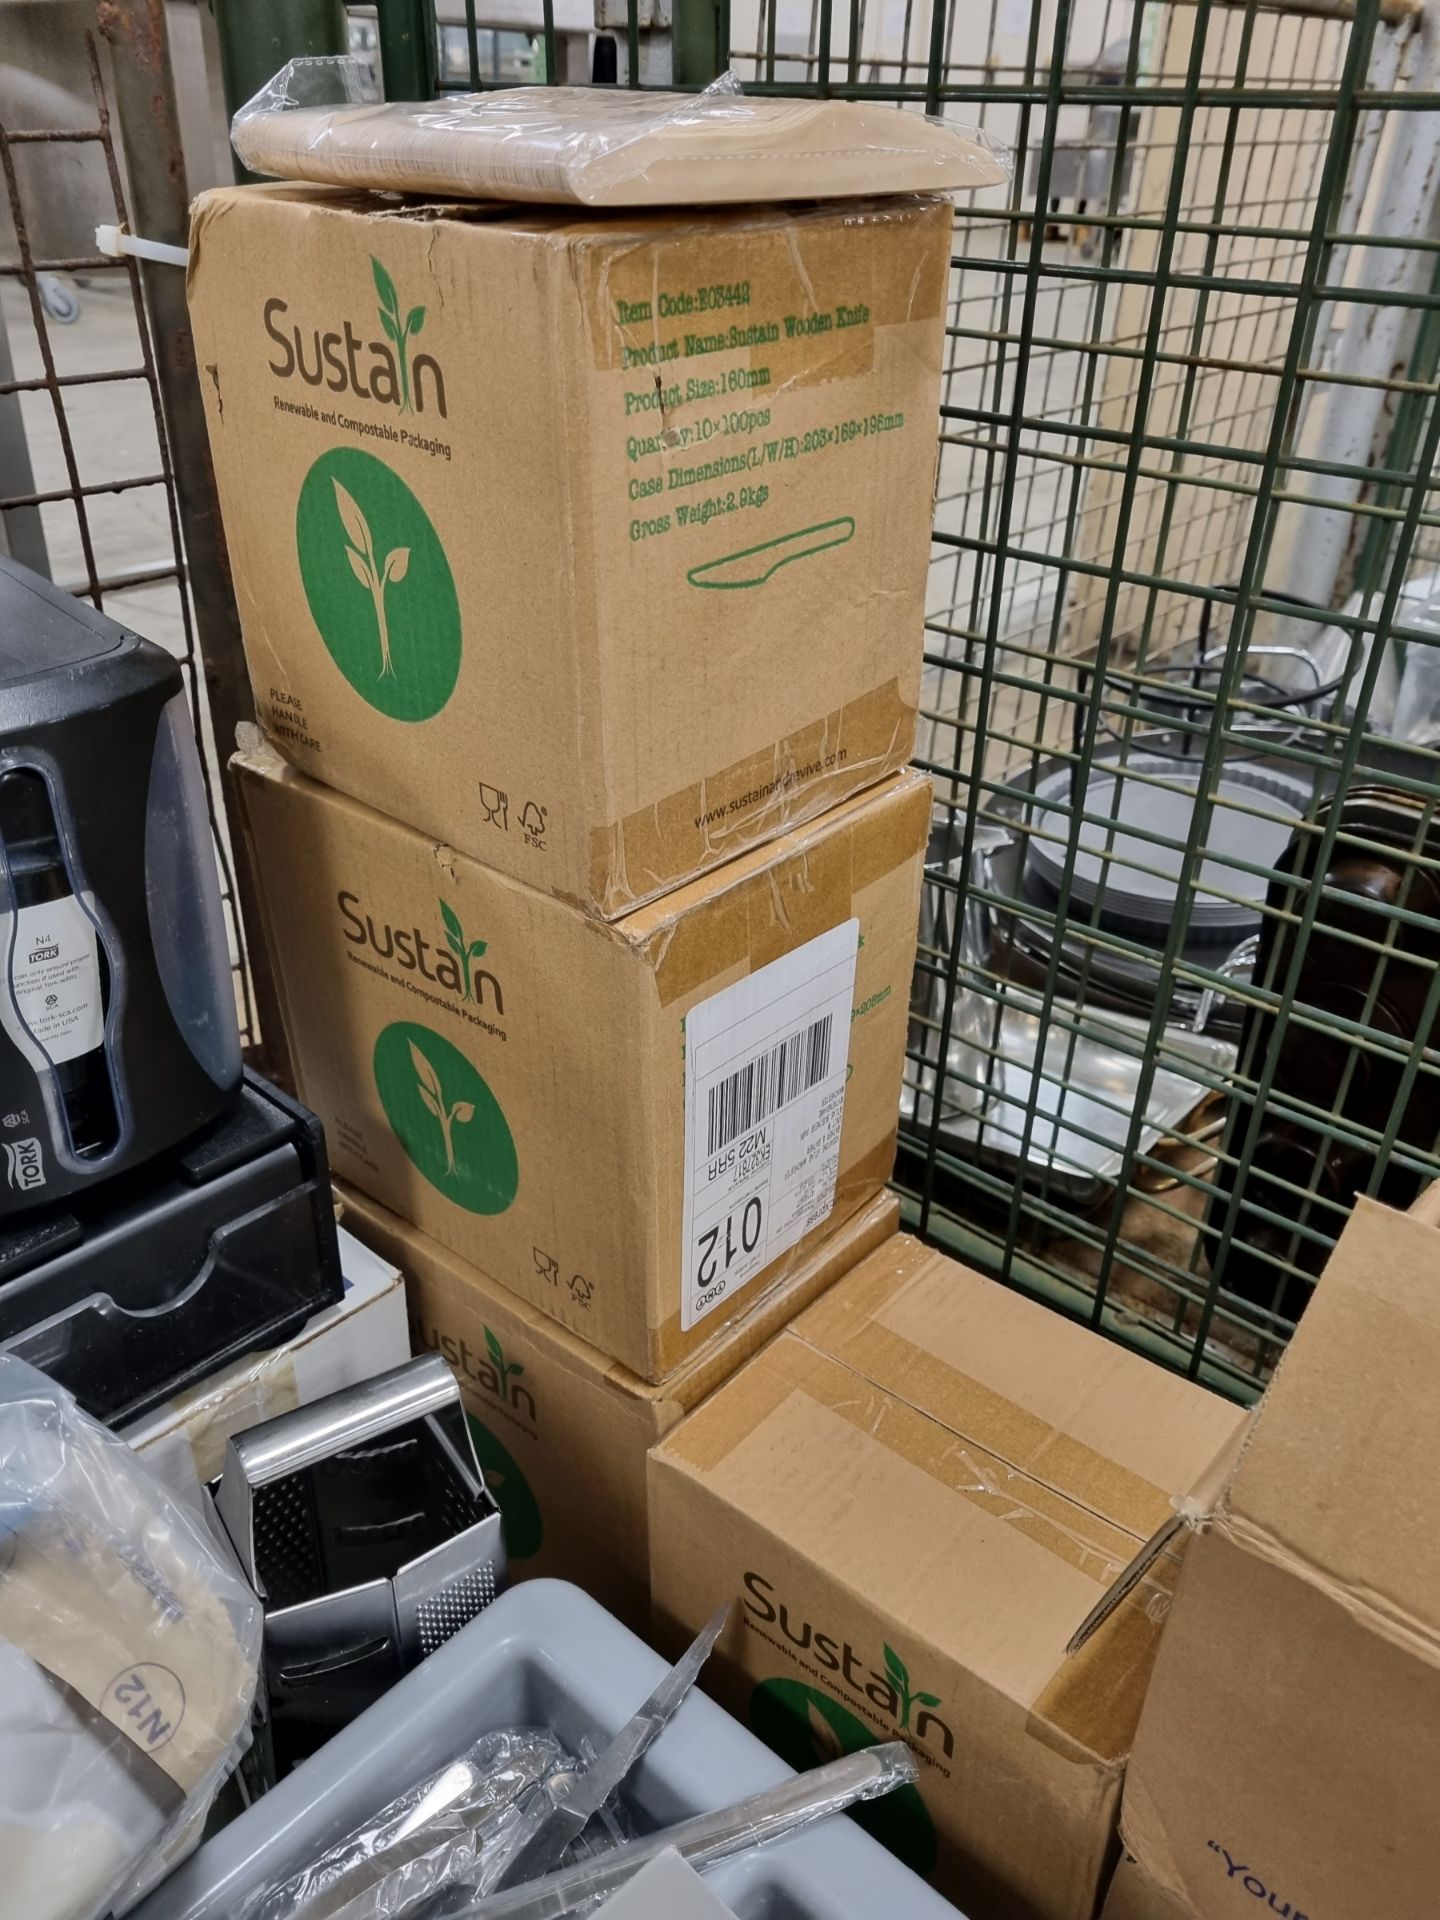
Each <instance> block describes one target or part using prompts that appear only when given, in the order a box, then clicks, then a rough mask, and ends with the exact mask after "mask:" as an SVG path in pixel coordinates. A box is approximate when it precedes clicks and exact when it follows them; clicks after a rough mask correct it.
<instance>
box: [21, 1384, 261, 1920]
mask: <svg viewBox="0 0 1440 1920" xmlns="http://www.w3.org/2000/svg"><path fill="white" fill-rule="evenodd" d="M260 1635H261V1611H260V1606H259V1603H258V1602H257V1600H256V1599H255V1597H254V1595H253V1594H252V1593H251V1591H250V1589H249V1587H248V1586H247V1585H246V1584H245V1582H244V1580H243V1579H242V1578H241V1576H240V1574H239V1573H238V1571H236V1570H235V1568H234V1567H233V1565H232V1564H231V1562H230V1561H229V1559H228V1558H227V1557H226V1556H225V1554H224V1551H223V1549H222V1548H221V1547H220V1546H219V1545H218V1544H217V1543H216V1542H215V1541H214V1540H213V1539H212V1537H211V1536H210V1534H209V1533H207V1531H206V1530H205V1527H204V1525H203V1524H202V1522H201V1521H200V1519H199V1517H198V1516H197V1515H194V1514H192V1513H191V1512H190V1511H189V1510H188V1509H187V1508H186V1507H185V1506H183V1505H182V1504H181V1503H180V1502H179V1501H177V1500H176V1499H175V1498H174V1496H173V1495H172V1494H171V1493H169V1492H168V1491H167V1489H166V1488H165V1487H164V1486H163V1485H162V1484H161V1482H160V1481H158V1480H157V1479H156V1478H155V1477H154V1475H153V1474H152V1473H151V1472H150V1471H149V1470H148V1468H146V1467H145V1466H144V1465H143V1464H142V1462H141V1461H140V1460H139V1459H138V1458H137V1456H136V1455H135V1454H133V1453H132V1452H131V1450H130V1448H129V1447H127V1446H126V1445H125V1443H124V1442H123V1441H122V1440H119V1439H117V1438H116V1437H115V1436H114V1435H113V1434H111V1433H109V1432H107V1431H106V1429H105V1428H104V1427H102V1426H100V1425H99V1424H98V1422H96V1421H94V1420H92V1419H91V1418H90V1417H89V1416H88V1415H87V1414H84V1413H82V1412H81V1411H80V1409H79V1407H78V1406H77V1405H76V1404H75V1401H74V1400H73V1398H72V1397H71V1396H70V1395H69V1394H68V1393H66V1392H65V1391H64V1389H63V1388H61V1387H58V1386H56V1385H55V1384H54V1383H53V1382H52V1381H50V1380H48V1379H46V1377H45V1376H44V1375H43V1374H41V1373H38V1372H37V1371H36V1370H35V1369H34V1368H33V1367H30V1366H27V1365H26V1364H25V1363H24V1362H23V1361H20V1360H16V1359H14V1358H11V1357H9V1356H0V1642H3V1643H5V1644H4V1645H3V1646H0V1673H3V1676H4V1681H5V1683H6V1684H5V1686H4V1692H3V1704H0V1859H3V1861H4V1863H5V1874H6V1884H5V1896H4V1901H3V1903H0V1904H4V1905H5V1908H6V1911H14V1912H16V1913H24V1914H25V1915H26V1920H91V1917H92V1916H95V1915H98V1914H101V1913H104V1912H106V1911H107V1910H108V1909H109V1908H111V1907H114V1908H115V1910H116V1911H121V1912H123V1910H124V1909H125V1907H126V1906H128V1905H129V1904H131V1903H132V1902H133V1901H134V1900H135V1899H137V1898H138V1897H139V1896H140V1894H141V1893H142V1892H144V1891H145V1889H146V1887H147V1886H148V1885H149V1884H151V1882H152V1881H153V1880H154V1879H155V1878H157V1877H158V1876H159V1874H160V1872H161V1871H162V1870H164V1869H168V1867H170V1866H171V1865H173V1864H174V1863H175V1860H176V1859H177V1858H178V1857H179V1855H180V1853H181V1852H182V1851H183V1850H184V1849H185V1848H186V1847H187V1846H188V1845H189V1844H191V1843H192V1842H193V1841H194V1840H197V1839H198V1838H199V1831H200V1828H201V1826H202V1824H203V1818H204V1814H205V1812H206V1810H207V1809H208V1807H209V1805H210V1802H211V1801H212V1800H213V1798H214V1796H215V1793H216V1792H217V1790H218V1789H219V1787H220V1785H221V1783H222V1781H223V1780H224V1779H225V1777H226V1775H227V1774H228V1773H229V1772H230V1770H231V1768H232V1767H233V1766H234V1764H235V1762H236V1761H237V1760H238V1759H239V1757H240V1755H241V1753H242V1752H243V1751H244V1749H245V1747H246V1745H247V1744H248V1741H249V1729H250V1710H251V1705H252V1702H253V1700H254V1695H255V1685H256V1676H257V1673H258V1669H259V1660H260Z"/></svg>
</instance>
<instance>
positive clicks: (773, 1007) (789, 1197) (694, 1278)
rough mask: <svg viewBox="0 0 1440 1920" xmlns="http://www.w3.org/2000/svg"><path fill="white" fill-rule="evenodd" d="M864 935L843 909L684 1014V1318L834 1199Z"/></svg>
mask: <svg viewBox="0 0 1440 1920" xmlns="http://www.w3.org/2000/svg"><path fill="white" fill-rule="evenodd" d="M859 945H860V922H859V921H858V920H847V921H846V922H845V924H844V925H843V926H840V927H832V928H831V929H830V931H829V933H822V934H820V935H819V936H818V938H816V939H814V940H807V941H806V943H805V945H804V946H803V947H797V948H796V949H795V951H794V952H793V953H787V954H786V955H785V956H784V957H783V958H782V959H779V960H773V961H771V963H770V965H769V966H768V967H761V968H760V970H759V972H758V973H752V974H751V975H750V976H749V978H748V979H745V980H737V981H736V982H735V984H734V986H732V987H722V988H721V990H720V992H719V993H715V994H712V995H711V996H710V998H709V999H708V1000H702V1001H701V1002H700V1005H699V1006H698V1007H693V1008H692V1009H691V1011H690V1012H689V1013H688V1014H687V1015H686V1018H685V1229H684V1233H685V1237H684V1243H683V1246H682V1250H681V1296H680V1324H681V1326H682V1328H684V1329H685V1330H686V1331H688V1330H689V1329H690V1328H691V1327H693V1326H694V1325H695V1323H696V1322H697V1321H698V1320H703V1319H704V1317H705V1315H706V1314H707V1313H713V1312H714V1311H715V1309H716V1308H717V1307H720V1306H723V1305H724V1304H725V1303H726V1301H728V1300H730V1299H732V1298H733V1297H734V1295H735V1294H736V1293H738V1292H739V1290H740V1288H741V1287H743V1286H744V1285H745V1283H746V1281H747V1280H752V1279H753V1278H754V1277H755V1275H756V1274H757V1273H759V1272H760V1270H761V1269H762V1268H763V1267H767V1266H768V1265H769V1264H770V1262H771V1261H772V1260H776V1259H778V1258H779V1257H780V1255H781V1254H782V1253H784V1252H785V1251H786V1249H787V1248H789V1247H793V1246H794V1245H795V1242H796V1241H797V1240H799V1239H801V1238H803V1236H804V1235H805V1234H807V1233H808V1232H809V1231H810V1229H811V1228H812V1227H815V1226H818V1225H819V1224H820V1222H821V1221H822V1220H824V1219H825V1218H826V1216H827V1215H828V1214H829V1212H830V1209H831V1208H832V1207H833V1206H834V1204H835V1182H836V1179H837V1178H838V1176H839V1172H840V1123H841V1121H842V1119H843V1118H844V1115H845V1075H846V1069H847V1067H848V1066H849V1062H850V1013H851V1009H852V1007H853V1005H854V1001H855V956H856V953H857V951H858V949H859Z"/></svg>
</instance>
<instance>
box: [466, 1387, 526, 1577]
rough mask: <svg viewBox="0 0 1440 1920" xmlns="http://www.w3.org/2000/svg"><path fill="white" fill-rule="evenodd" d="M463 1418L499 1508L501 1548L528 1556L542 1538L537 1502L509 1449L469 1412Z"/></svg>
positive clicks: (517, 1556)
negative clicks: (501, 1532) (465, 1418)
mask: <svg viewBox="0 0 1440 1920" xmlns="http://www.w3.org/2000/svg"><path fill="white" fill-rule="evenodd" d="M467 1418H468V1420H469V1423H470V1438H471V1439H472V1440H473V1441H474V1442H475V1458H476V1459H477V1460H478V1461H479V1462H480V1471H481V1473H483V1474H484V1476H485V1484H486V1486H487V1487H488V1488H489V1489H490V1491H491V1493H492V1494H493V1495H494V1496H495V1500H496V1502H497V1504H498V1505H499V1508H500V1525H501V1528H502V1530H503V1532H504V1535H505V1551H506V1552H507V1553H508V1554H509V1556H510V1558H511V1559H512V1560H531V1559H533V1558H534V1556H535V1555H536V1554H537V1553H538V1552H539V1551H540V1547H541V1544H542V1543H543V1541H544V1538H545V1523H544V1521H543V1519H542V1518H541V1514H540V1503H539V1501H538V1500H537V1499H536V1498H535V1494H534V1490H533V1489H532V1487H531V1485H530V1482H529V1481H528V1480H527V1479H526V1478H525V1476H524V1474H523V1473H522V1472H521V1471H520V1468H519V1466H518V1465H517V1464H516V1462H515V1458H514V1456H513V1455H512V1454H511V1453H510V1451H509V1449H508V1448H507V1447H506V1446H505V1445H504V1444H503V1443H502V1442H501V1441H500V1440H498V1439H497V1438H496V1437H495V1435H494V1434H493V1433H492V1432H491V1431H490V1429H489V1427H487V1426H485V1425H484V1424H483V1423H482V1422H481V1421H479V1420H477V1419H476V1418H475V1416H474V1414H473V1413H472V1414H469V1415H468V1416H467Z"/></svg>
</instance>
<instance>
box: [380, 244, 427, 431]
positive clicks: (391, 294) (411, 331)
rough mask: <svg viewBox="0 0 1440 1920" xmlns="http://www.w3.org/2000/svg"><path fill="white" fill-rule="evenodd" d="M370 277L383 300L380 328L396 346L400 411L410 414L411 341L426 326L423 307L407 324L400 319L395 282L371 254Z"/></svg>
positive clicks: (412, 312)
mask: <svg viewBox="0 0 1440 1920" xmlns="http://www.w3.org/2000/svg"><path fill="white" fill-rule="evenodd" d="M370 274H371V278H372V279H373V280H374V282H375V291H376V293H377V294H379V296H380V308H379V315H380V325H381V327H382V328H383V329H384V331H385V334H386V337H387V338H388V339H390V340H392V341H393V342H394V345H395V357H396V360H397V362H398V364H399V370H400V411H401V412H402V413H409V412H410V410H411V408H410V341H411V340H412V339H413V337H414V336H415V335H416V334H417V333H419V331H420V329H421V328H422V327H423V326H424V324H425V309H424V307H411V309H410V311H409V313H407V314H406V316H405V318H404V320H403V321H402V320H401V318H400V296H399V294H398V293H396V291H395V282H394V281H393V280H392V279H391V278H390V276H389V274H388V273H387V272H386V271H385V269H384V267H382V266H381V264H380V262H379V261H378V260H377V259H376V258H375V256H374V254H373V253H372V254H371V256H370Z"/></svg>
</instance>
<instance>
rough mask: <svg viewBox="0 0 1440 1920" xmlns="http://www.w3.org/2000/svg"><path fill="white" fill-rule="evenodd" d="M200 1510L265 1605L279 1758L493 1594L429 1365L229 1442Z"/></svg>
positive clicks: (328, 1727) (497, 1579)
mask: <svg viewBox="0 0 1440 1920" xmlns="http://www.w3.org/2000/svg"><path fill="white" fill-rule="evenodd" d="M215 1508H216V1511H217V1513H218V1514H219V1517H220V1521H221V1523H222V1525H223V1526H224V1529H225V1532H226V1533H227V1535H228V1536H229V1538H230V1542H231V1544H232V1546H233V1547H234V1549H235V1551H236V1553H237V1555H238V1556H239V1559H240V1564H241V1566H242V1567H243V1568H244V1570H245V1572H246V1574H247V1576H248V1577H249V1579H250V1582H251V1584H252V1585H253V1586H254V1588H255V1591H256V1593H257V1594H258V1595H259V1596H260V1599H261V1600H262V1601H263V1602H264V1604H265V1679H266V1688H267V1692H268V1696H269V1711H270V1717H271V1719H272V1721H273V1722H274V1734H275V1739H276V1744H277V1747H278V1748H282V1749H283V1750H284V1752H285V1754H286V1756H287V1757H288V1758H290V1759H294V1758H298V1757H299V1756H300V1754H301V1753H303V1752H304V1751H306V1750H307V1749H308V1747H309V1746H310V1745H313V1744H316V1743H317V1742H318V1741H319V1740H322V1739H325V1738H328V1736H329V1734H330V1733H332V1732H333V1731H334V1730H335V1729H336V1728H337V1727H340V1726H343V1725H345V1724H346V1723H347V1722H348V1721H349V1720H351V1719H353V1718H354V1716H355V1715H356V1714H357V1713H359V1712H361V1711H362V1710H363V1709H364V1708H365V1707H366V1706H368V1705H369V1704H370V1702H371V1701H372V1700H374V1699H376V1698H377V1697H378V1696H379V1695H380V1694H381V1693H383V1692H384V1691H385V1690H386V1688H387V1687H389V1686H391V1685H393V1684H394V1682H395V1681H396V1680H398V1679H399V1677H400V1675H401V1674H402V1673H404V1672H406V1671H407V1670H408V1669H409V1668H410V1667H413V1666H415V1665H416V1664H418V1662H419V1661H421V1660H423V1659H424V1658H425V1656H426V1654H428V1653H432V1652H433V1651H434V1650H435V1648H436V1647H438V1646H440V1645H442V1644H443V1642H445V1641H446V1640H448V1639H449V1638H450V1636H451V1635H452V1634H453V1633H455V1632H456V1631H457V1630H458V1629H459V1628H460V1627H463V1626H464V1625H465V1623H466V1621H467V1620H471V1619H473V1618H474V1616H475V1615H476V1614H477V1613H479V1612H480V1611H481V1610H482V1609H483V1608H485V1607H487V1606H488V1605H489V1604H490V1602H491V1601H492V1600H493V1599H494V1598H495V1595H496V1593H497V1592H498V1591H499V1589H500V1587H501V1586H502V1585H503V1584H504V1578H505V1549H504V1543H503V1541H502V1538H501V1531H500V1512H499V1508H498V1507H497V1506H496V1504H495V1501H494V1500H493V1498H492V1497H491V1495H490V1493H489V1492H488V1490H487V1488H486V1486H485V1481H484V1477H483V1475H482V1474H481V1472H480V1468H479V1466H478V1464H477V1463H476V1459H475V1453H474V1449H473V1447H472V1445H471V1442H470V1434H469V1429H468V1427H467V1425H466V1422H465V1412H464V1409H463V1407H462V1406H461V1404H460V1394H459V1389H458V1388H457V1386H456V1384H455V1379H454V1376H453V1375H452V1374H451V1372H450V1369H449V1368H448V1367H447V1366H446V1365H445V1363H444V1361H443V1360H441V1359H439V1358H438V1357H437V1356H435V1355H427V1356H425V1357H424V1358H422V1359H418V1360H411V1361H409V1362H408V1363H407V1364H406V1365H405V1366H403V1367H396V1368H394V1369H393V1370H392V1371H391V1372H389V1373H384V1374H381V1375H380V1376H379V1377H378V1378H377V1379H374V1380H367V1381H365V1382H363V1383H362V1384H361V1385H359V1386H356V1387H347V1388H345V1389H344V1390H343V1391H341V1392H339V1393H333V1394H331V1395H330V1396H329V1397H328V1398H327V1399H325V1400H321V1401H318V1402H317V1403H316V1404H315V1405H314V1406H309V1407H301V1408H298V1409H297V1410H296V1411H295V1412H294V1413H285V1414H281V1415H280V1416H279V1417H278V1418H277V1419H274V1420H267V1421H265V1422H264V1423H263V1424H262V1425H260V1426H258V1427H250V1428H249V1429H247V1430H246V1431H245V1432H244V1433H239V1434H236V1435H235V1436H234V1437H233V1439H231V1441H230V1443H229V1445H228V1447H227V1449H226V1454H225V1465H224V1469H223V1471H222V1473H221V1475H220V1479H219V1481H218V1483H217V1485H216V1489H215Z"/></svg>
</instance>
